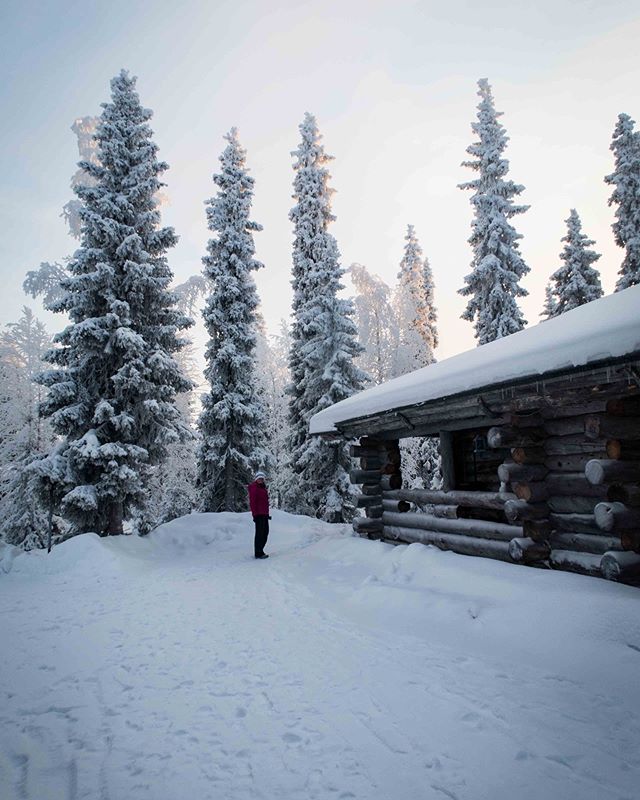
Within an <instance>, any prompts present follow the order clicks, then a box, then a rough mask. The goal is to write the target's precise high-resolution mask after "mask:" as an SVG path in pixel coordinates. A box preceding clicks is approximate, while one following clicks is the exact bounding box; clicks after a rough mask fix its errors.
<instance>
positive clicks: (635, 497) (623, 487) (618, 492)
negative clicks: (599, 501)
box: [607, 483, 640, 508]
mask: <svg viewBox="0 0 640 800" xmlns="http://www.w3.org/2000/svg"><path fill="white" fill-rule="evenodd" d="M607 500H609V501H611V502H615V501H618V502H620V503H624V504H625V505H627V506H633V507H634V508H638V507H640V486H638V484H637V483H612V484H610V485H609V487H608V488H607Z"/></svg>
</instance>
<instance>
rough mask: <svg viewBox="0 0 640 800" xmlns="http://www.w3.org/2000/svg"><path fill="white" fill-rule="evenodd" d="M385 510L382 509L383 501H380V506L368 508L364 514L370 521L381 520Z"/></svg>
mask: <svg viewBox="0 0 640 800" xmlns="http://www.w3.org/2000/svg"><path fill="white" fill-rule="evenodd" d="M383 512H384V509H383V507H382V499H381V500H380V504H379V505H377V506H367V507H366V508H365V510H364V513H365V514H366V515H367V518H368V519H381V518H382V514H383Z"/></svg>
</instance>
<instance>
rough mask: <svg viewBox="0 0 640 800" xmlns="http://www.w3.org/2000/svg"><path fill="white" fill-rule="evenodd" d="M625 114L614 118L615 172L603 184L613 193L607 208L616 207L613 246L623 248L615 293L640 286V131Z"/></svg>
mask: <svg viewBox="0 0 640 800" xmlns="http://www.w3.org/2000/svg"><path fill="white" fill-rule="evenodd" d="M634 126H635V122H634V121H633V120H632V119H631V117H629V115H628V114H620V115H619V116H618V124H617V125H616V128H615V130H614V132H613V141H612V142H611V150H612V151H613V154H614V158H615V169H614V172H612V173H611V175H607V176H606V177H605V181H606V182H607V183H609V184H611V185H612V186H613V187H614V189H613V193H612V195H611V197H610V198H609V205H616V206H617V208H616V221H615V222H614V223H613V226H612V227H613V233H614V235H615V239H616V244H617V245H618V246H619V247H624V248H625V255H624V260H623V262H622V266H621V267H620V271H619V273H618V274H619V275H620V277H619V278H618V282H617V283H616V291H617V292H619V291H620V290H621V289H628V288H629V286H635V285H636V284H638V283H640V131H636V130H635V129H634Z"/></svg>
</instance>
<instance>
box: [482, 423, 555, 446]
mask: <svg viewBox="0 0 640 800" xmlns="http://www.w3.org/2000/svg"><path fill="white" fill-rule="evenodd" d="M543 439H544V431H542V430H541V429H540V428H514V427H510V426H507V425H504V426H502V427H493V428H489V430H488V431H487V444H488V445H489V447H492V448H494V449H495V448H499V447H523V446H527V445H529V446H531V445H532V444H533V445H535V443H536V442H541V441H542V440H543Z"/></svg>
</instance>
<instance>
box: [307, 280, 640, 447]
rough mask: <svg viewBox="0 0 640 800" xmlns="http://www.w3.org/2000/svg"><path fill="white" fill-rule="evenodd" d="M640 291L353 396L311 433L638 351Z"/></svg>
mask: <svg viewBox="0 0 640 800" xmlns="http://www.w3.org/2000/svg"><path fill="white" fill-rule="evenodd" d="M638 309H640V286H632V287H631V288H630V289H625V290H624V291H622V292H617V293H616V294H612V295H608V296H607V297H603V298H601V299H600V300H595V301H594V302H592V303H587V304H586V305H584V306H581V307H580V308H576V309H574V310H573V311H568V312H567V313H566V314H562V315H561V316H559V317H556V318H554V319H551V320H547V321H545V322H541V323H539V324H538V325H535V326H533V327H531V328H527V329H526V330H523V331H520V332H519V333H514V334H512V335H511V336H507V337H505V338H504V339H498V340H497V341H495V342H490V343H489V344H485V345H483V346H482V347H477V348H475V349H473V350H469V351H468V352H466V353H461V354H460V355H458V356H453V357H452V358H448V359H446V360H445V361H440V362H438V363H436V364H432V365H431V366H429V367H424V368H423V369H419V370H416V371H415V372H411V373H409V374H408V375H403V376H402V377H400V378H395V379H393V380H391V381H387V382H386V383H383V384H381V385H380V386H375V387H373V388H371V389H367V390H365V391H364V392H360V393H359V394H356V395H353V396H352V397H349V398H347V399H346V400H342V401H341V402H340V403H336V404H335V405H333V406H330V407H329V408H327V409H325V410H324V411H320V412H319V413H318V414H316V415H315V416H313V417H312V418H311V421H310V424H309V430H310V432H311V433H325V432H330V431H334V430H336V424H339V423H340V422H344V421H345V420H348V419H355V418H358V417H364V416H368V415H370V414H376V413H380V412H382V411H387V410H389V409H391V408H403V407H405V406H410V405H413V404H414V403H422V402H427V401H429V400H436V399H439V398H444V397H450V396H452V395H456V394H459V393H461V392H466V391H471V390H473V389H480V388H482V387H485V386H491V385H494V384H498V383H508V382H509V383H511V382H514V381H519V380H524V379H525V378H533V377H538V376H541V375H545V374H547V373H551V372H555V371H557V370H563V369H568V368H570V367H578V366H585V365H588V364H592V363H597V362H599V361H602V360H603V359H609V358H618V357H620V356H625V355H629V354H632V353H638V354H640V322H639V316H638Z"/></svg>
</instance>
